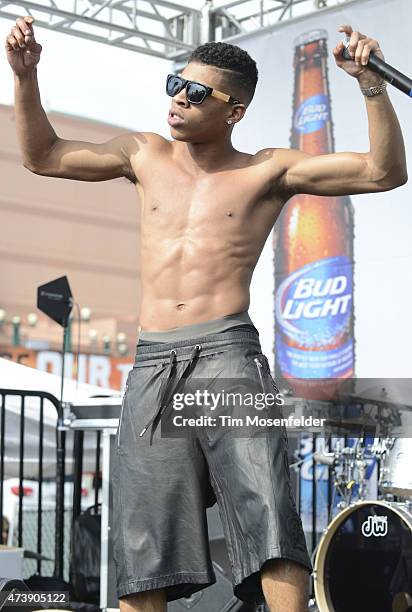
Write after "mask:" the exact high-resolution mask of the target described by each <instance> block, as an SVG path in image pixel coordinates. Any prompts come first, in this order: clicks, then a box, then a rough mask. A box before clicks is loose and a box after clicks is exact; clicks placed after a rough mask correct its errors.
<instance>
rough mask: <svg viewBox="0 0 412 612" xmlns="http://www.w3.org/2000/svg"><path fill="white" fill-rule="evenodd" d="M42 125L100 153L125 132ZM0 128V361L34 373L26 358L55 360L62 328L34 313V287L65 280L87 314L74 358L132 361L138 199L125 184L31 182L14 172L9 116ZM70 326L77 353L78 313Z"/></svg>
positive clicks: (2, 117)
mask: <svg viewBox="0 0 412 612" xmlns="http://www.w3.org/2000/svg"><path fill="white" fill-rule="evenodd" d="M48 118H49V120H50V122H51V124H52V126H53V128H54V129H55V131H56V133H57V134H58V136H60V137H62V138H67V139H70V140H80V141H84V142H94V143H100V142H104V141H106V140H109V139H110V138H113V137H114V136H116V135H118V134H120V133H122V132H126V131H128V130H127V129H122V128H121V127H118V126H113V125H109V124H105V123H100V122H95V121H91V120H89V119H87V120H86V119H82V118H78V117H73V116H69V115H65V114H60V113H55V112H50V113H48ZM0 122H1V125H2V139H1V141H0V176H1V177H2V178H1V189H0V227H1V228H2V232H1V233H2V237H1V242H0V353H1V354H2V355H7V356H11V357H12V358H16V359H18V360H20V361H21V362H22V363H28V364H30V365H36V359H35V357H36V356H34V357H33V351H34V352H35V353H37V352H38V351H43V352H44V351H49V352H54V351H56V352H58V351H60V350H61V346H62V328H61V327H60V326H59V325H57V324H56V323H54V322H53V321H52V320H51V319H49V318H48V317H47V316H46V315H44V314H43V313H42V312H40V311H39V310H38V309H37V306H36V303H37V287H38V286H39V285H42V284H44V283H47V282H49V281H51V280H53V279H55V278H58V277H60V276H63V275H67V277H68V280H69V283H70V286H71V290H72V293H73V298H74V300H75V301H76V302H77V303H78V304H79V306H80V309H86V310H83V314H84V315H87V309H89V311H90V320H83V321H82V324H81V352H82V353H85V354H95V355H107V356H110V357H113V358H115V359H116V358H117V357H120V359H121V361H124V360H125V359H126V360H128V361H131V360H132V358H133V351H134V347H135V344H136V339H137V326H138V317H139V312H138V307H139V301H140V296H139V276H140V269H139V265H140V264H139V244H138V240H139V220H140V204H139V198H138V194H137V191H136V189H135V188H134V186H133V185H132V184H131V183H130V182H129V181H128V180H127V179H123V178H122V179H115V180H110V181H101V182H95V183H92V182H85V181H72V180H67V179H58V178H50V177H44V176H38V175H35V174H33V173H31V172H30V171H29V170H27V169H26V168H25V167H24V166H23V164H22V161H21V155H20V149H19V145H18V140H17V134H16V126H15V120H14V109H13V107H12V106H5V105H0ZM32 313H35V314H36V315H37V322H35V324H34V325H33V324H32V325H30V321H31V322H32V323H33V320H34V319H35V317H33V316H32ZM29 315H31V316H29ZM28 316H29V318H28ZM72 316H73V324H72V334H71V336H72V349H73V351H74V352H75V351H76V350H77V338H78V323H77V319H78V314H77V309H76V308H73V311H72ZM16 317H19V319H20V323H19V322H18V319H16ZM85 319H87V316H86V317H85ZM13 321H14V323H13ZM119 334H120V335H119ZM125 345H126V346H125ZM17 347H19V348H17ZM119 349H120V350H119ZM29 354H30V355H31V357H30V358H28V357H27V356H28V355H29ZM22 355H26V357H22ZM33 359H34V362H33ZM47 369H49V371H53V368H52V367H48V368H47ZM54 373H56V374H57V373H58V372H54ZM88 378H89V377H88V376H87V374H85V380H86V381H87V380H88ZM115 386H117V385H115Z"/></svg>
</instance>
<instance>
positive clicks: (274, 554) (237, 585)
mask: <svg viewBox="0 0 412 612" xmlns="http://www.w3.org/2000/svg"><path fill="white" fill-rule="evenodd" d="M270 559H285V560H289V561H295V562H296V563H298V564H299V565H301V566H302V567H304V568H305V569H306V570H307V572H308V573H309V574H311V573H312V571H313V568H312V565H311V563H310V561H309V559H308V557H307V556H306V555H299V554H296V552H295V551H293V550H285V549H284V548H280V547H279V546H272V547H270V548H267V549H266V552H265V554H264V555H262V556H260V557H259V558H258V559H257V558H254V559H253V561H252V562H251V563H250V565H249V566H248V567H244V568H243V569H242V571H241V572H239V573H238V574H236V576H234V578H233V583H234V587H233V592H234V595H235V596H236V597H237V598H238V599H240V600H241V601H244V602H246V603H249V604H256V605H258V604H263V603H265V598H264V596H263V591H262V584H261V578H260V571H261V569H262V567H263V565H264V564H265V563H266V561H269V560H270Z"/></svg>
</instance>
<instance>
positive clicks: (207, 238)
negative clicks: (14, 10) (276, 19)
mask: <svg viewBox="0 0 412 612" xmlns="http://www.w3.org/2000/svg"><path fill="white" fill-rule="evenodd" d="M33 21H34V20H33V18H32V17H27V16H26V17H22V18H18V19H17V20H16V24H15V26H14V27H13V28H12V29H11V31H10V34H9V35H8V37H7V40H6V51H7V56H8V60H9V63H10V65H11V67H12V69H13V72H14V76H15V117H16V127H17V132H18V138H19V142H20V147H21V151H22V157H23V163H24V166H25V167H26V168H28V169H29V170H30V171H31V172H34V173H36V174H39V175H42V176H53V177H61V178H66V179H76V180H84V181H104V180H110V179H114V178H118V177H127V178H128V179H129V180H130V181H132V182H133V183H134V184H135V185H136V189H137V191H138V193H139V196H140V199H141V202H142V207H141V215H142V223H141V227H142V230H141V231H142V234H141V282H142V295H143V299H142V303H141V309H140V330H141V331H140V335H139V342H138V346H137V351H136V360H135V364H134V367H133V369H132V371H131V372H130V373H129V376H128V380H127V385H126V392H125V395H124V398H123V403H122V411H121V415H120V419H119V428H118V431H117V436H116V448H117V453H116V456H117V462H116V464H115V466H114V468H113V469H114V475H113V495H114V503H115V511H116V521H115V525H114V530H113V538H114V555H115V562H116V569H117V589H118V596H119V597H120V609H121V611H122V612H132V611H134V612H136V611H142V612H143V611H144V612H160V611H163V610H166V605H167V604H166V601H171V600H173V599H177V598H179V597H182V596H185V595H186V596H187V595H190V594H191V593H194V592H195V591H197V590H200V589H202V588H205V586H207V585H209V584H211V583H213V581H214V574H213V569H212V566H211V562H210V555H209V551H208V542H207V528H206V518H205V517H206V513H205V509H206V507H208V506H211V505H213V503H214V502H215V501H217V502H218V504H219V511H220V513H221V516H222V523H223V527H224V530H225V537H226V540H227V544H228V553H229V558H230V562H231V568H232V572H233V581H234V592H235V594H236V595H237V596H238V597H239V598H241V599H243V600H244V601H249V602H251V603H259V602H262V601H263V597H264V599H265V600H266V603H267V605H268V606H269V608H270V610H271V612H275V611H276V612H303V611H304V610H306V607H307V606H306V603H307V582H308V571H310V570H311V565H310V561H309V558H308V555H307V550H306V545H305V541H304V535H303V530H302V526H301V522H300V519H299V517H298V516H297V513H296V508H295V506H294V501H293V498H292V495H291V491H290V481H289V474H288V467H287V452H286V440H285V434H284V431H281V432H280V433H279V434H273V435H270V436H269V435H266V436H265V437H260V436H251V437H250V439H246V440H245V439H244V438H243V439H240V438H238V437H236V436H234V435H229V434H227V435H222V434H221V433H220V432H219V431H216V432H211V428H206V427H205V428H203V429H202V430H198V431H196V434H195V435H191V436H187V438H185V439H184V440H176V439H172V438H170V437H169V438H168V437H164V436H160V434H159V430H157V432H158V433H157V436H154V432H155V430H156V427H157V423H158V420H159V418H160V416H162V412H163V411H164V414H163V417H165V416H166V412H167V411H166V410H165V405H166V404H167V402H166V399H165V398H166V392H167V391H168V390H169V391H170V387H168V386H167V385H169V383H170V381H176V378H177V379H179V380H181V379H182V378H183V377H184V375H187V373H188V372H191V373H192V374H193V371H195V372H196V376H198V377H199V378H207V377H209V378H212V377H218V376H222V372H224V374H223V376H224V378H225V379H229V378H236V377H240V376H242V377H244V376H246V377H247V378H248V379H253V380H252V382H253V384H255V383H256V384H260V383H261V384H262V389H265V384H269V385H270V386H271V387H272V389H276V385H275V382H274V381H273V379H272V378H271V376H270V370H269V365H268V361H267V358H266V356H265V355H263V353H262V351H261V348H260V345H259V339H258V332H257V330H256V328H255V327H254V326H253V323H252V321H251V320H250V317H249V316H248V313H247V310H248V307H249V286H250V280H251V277H252V272H253V269H254V267H255V265H256V262H257V260H258V258H259V255H260V253H261V251H262V248H263V246H264V243H265V241H266V239H267V237H268V235H269V233H270V231H271V230H272V228H273V225H274V223H275V222H276V219H277V217H278V215H279V213H280V211H281V210H282V207H283V205H284V204H285V202H287V200H288V199H289V198H290V197H291V196H293V195H294V194H298V193H309V194H318V195H344V194H358V193H370V192H379V191H386V190H390V189H394V188H396V187H398V186H400V185H403V184H404V183H405V182H406V180H407V169H406V162H405V150H404V143H403V139H402V134H401V130H400V126H399V123H398V120H397V117H396V114H395V112H394V109H393V107H392V104H391V102H390V100H389V96H388V94H387V92H386V91H385V90H384V88H382V90H381V91H378V93H376V94H375V95H373V96H371V97H367V96H366V95H365V103H366V108H367V114H368V121H369V138H370V150H369V151H368V152H366V153H354V152H347V153H333V154H327V155H321V156H311V155H308V154H307V153H304V152H302V151H298V150H291V149H281V148H266V149H263V150H261V151H258V152H257V153H255V154H249V153H244V152H242V151H237V150H236V149H235V148H234V147H233V145H232V142H231V135H232V130H233V127H234V125H235V124H236V123H238V122H239V121H241V120H242V119H243V117H244V115H245V111H246V109H247V107H248V105H249V104H250V102H251V100H252V98H253V94H254V90H255V86H256V82H257V69H256V64H255V62H254V60H253V59H252V58H250V56H249V55H248V54H247V53H246V52H245V51H243V50H242V49H240V48H239V47H236V46H233V45H228V44H225V43H208V44H206V45H202V46H200V47H198V48H197V49H196V50H195V51H194V53H193V54H192V56H191V57H190V59H189V61H188V64H187V65H186V67H185V68H184V70H183V71H182V73H181V77H182V78H183V79H185V80H184V81H182V80H181V78H180V79H179V78H175V76H173V75H172V76H171V77H169V78H168V88H169V89H168V94H169V95H170V96H171V101H170V113H169V117H168V122H169V125H170V128H171V136H172V140H167V139H165V138H163V137H162V136H160V135H158V134H155V133H149V132H138V133H125V134H122V135H120V136H117V137H116V138H113V139H111V140H109V141H108V142H105V143H103V144H92V143H87V142H75V141H68V140H64V139H62V138H60V137H59V136H57V134H56V133H55V131H54V130H53V127H52V126H51V125H50V123H49V121H48V119H47V116H46V114H45V112H44V110H43V108H42V106H41V102H40V95H39V89H38V85H37V79H36V65H37V63H38V61H39V59H40V53H41V45H40V44H38V43H37V42H36V41H35V36H34V30H33ZM339 31H340V32H341V33H342V34H344V33H346V34H348V35H349V36H350V51H351V53H352V57H353V60H345V59H343V56H342V48H343V46H342V43H339V44H338V45H337V46H336V47H335V49H334V50H333V54H334V58H335V61H336V64H337V66H338V67H341V68H342V69H343V70H344V71H345V72H347V74H348V75H350V76H352V77H354V78H355V79H356V80H357V81H358V84H359V85H360V86H361V87H362V88H370V87H374V86H379V85H380V84H381V79H380V78H379V77H377V76H376V75H375V74H374V73H373V72H371V71H370V70H369V69H368V68H367V67H366V62H367V59H368V56H369V53H370V52H371V51H373V52H374V53H376V55H377V56H379V57H381V58H383V55H382V52H381V50H380V48H379V44H378V42H377V41H376V40H374V39H372V38H369V37H366V36H364V35H363V34H361V33H359V32H354V31H353V30H352V28H351V27H350V26H349V25H345V26H341V27H340V28H339ZM189 81H194V82H195V83H191V82H189ZM199 84H200V85H199ZM204 86H207V87H204ZM356 89H357V88H355V90H356ZM354 93H355V91H354ZM142 95H145V92H144V91H143V92H142ZM360 95H361V94H360ZM270 120H271V118H270V117H268V121H270ZM193 368H194V370H193ZM262 373H263V374H264V376H265V377H267V378H265V380H264V379H263V377H262ZM161 378H162V379H163V382H161ZM164 380H166V381H167V384H166V386H164ZM259 381H260V382H259ZM266 388H267V387H266ZM162 400H164V401H165V404H163V403H162ZM163 417H162V418H163ZM148 419H149V420H148ZM149 427H151V432H150V436H149V435H145V432H146V430H147V429H148V428H149ZM211 612H212V611H211ZM213 612H214V611H213Z"/></svg>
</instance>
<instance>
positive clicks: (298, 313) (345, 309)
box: [273, 29, 355, 399]
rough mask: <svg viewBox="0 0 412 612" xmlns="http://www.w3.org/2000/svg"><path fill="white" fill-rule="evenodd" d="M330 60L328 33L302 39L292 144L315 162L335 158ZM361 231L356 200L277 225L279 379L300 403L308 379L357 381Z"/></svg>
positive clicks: (311, 202) (289, 206) (300, 201)
mask: <svg viewBox="0 0 412 612" xmlns="http://www.w3.org/2000/svg"><path fill="white" fill-rule="evenodd" d="M327 58H328V49H327V32H326V31H325V30H322V29H316V30H310V31H309V32H305V33H302V34H301V35H300V36H298V37H297V38H296V39H295V41H294V62H293V63H294V97H293V112H292V126H291V142H290V144H291V148H292V149H299V150H301V151H304V152H305V153H309V154H310V155H324V154H328V153H333V152H334V140H333V123H332V110H331V99H330V92H329V80H328V66H327ZM353 227H354V221H353V206H352V203H351V200H350V198H349V197H348V196H333V195H330V196H329V195H315V194H307V193H298V194H295V195H294V196H293V197H292V198H290V199H289V200H288V202H287V203H286V204H285V206H284V207H283V210H282V212H281V214H280V215H279V218H278V219H277V222H276V224H275V228H274V233H273V239H274V268H275V292H274V310H275V313H274V314H275V351H274V352H275V377H276V378H277V379H278V380H279V383H281V381H282V378H283V379H284V380H285V383H286V386H288V384H289V385H290V387H291V388H292V391H293V392H294V393H295V395H297V396H298V397H306V398H308V399H310V396H308V395H307V394H308V393H310V392H311V391H310V386H308V385H307V383H308V382H309V381H308V379H322V380H324V379H329V378H330V379H334V380H336V379H339V378H342V379H344V378H345V379H346V378H350V377H352V376H354V365H355V364H354V361H355V357H354V346H355V342H354V333H353V332H354V304H353V271H354V270H353V267H354V265H353ZM303 392H304V393H305V395H304V396H303V395H302V393H303Z"/></svg>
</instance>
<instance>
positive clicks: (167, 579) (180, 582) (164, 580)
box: [117, 572, 216, 601]
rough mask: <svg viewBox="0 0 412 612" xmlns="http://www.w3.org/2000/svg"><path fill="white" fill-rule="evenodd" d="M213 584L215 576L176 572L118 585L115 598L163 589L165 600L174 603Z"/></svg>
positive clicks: (201, 573) (205, 573) (203, 573)
mask: <svg viewBox="0 0 412 612" xmlns="http://www.w3.org/2000/svg"><path fill="white" fill-rule="evenodd" d="M215 582H216V576H215V575H213V574H211V573H208V572H196V573H194V574H191V573H186V572H178V573H176V574H169V575H167V576H157V577H154V578H136V579H135V580H129V581H128V582H122V583H121V584H119V585H118V587H117V597H118V598H120V597H123V596H125V595H132V594H134V593H142V592H143V591H152V590H154V589H162V588H165V589H166V600H167V601H174V600H175V599H179V598H180V597H189V596H190V595H192V594H193V593H196V592H197V591H201V590H202V589H204V588H206V587H208V586H212V584H215Z"/></svg>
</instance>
